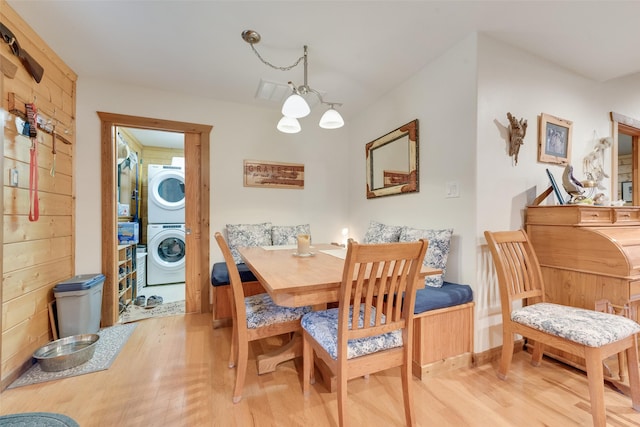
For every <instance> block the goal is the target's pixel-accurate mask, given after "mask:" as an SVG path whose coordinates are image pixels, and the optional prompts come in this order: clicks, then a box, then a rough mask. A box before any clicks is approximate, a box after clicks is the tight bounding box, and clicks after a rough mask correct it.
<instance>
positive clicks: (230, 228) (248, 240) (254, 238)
mask: <svg viewBox="0 0 640 427" xmlns="http://www.w3.org/2000/svg"><path fill="white" fill-rule="evenodd" d="M227 243H228V244H229V249H230V250H231V255H233V260H234V261H235V262H236V264H242V263H243V262H244V261H243V260H242V257H241V256H240V252H238V248H241V247H246V246H271V244H272V243H271V223H270V222H265V223H262V224H227Z"/></svg>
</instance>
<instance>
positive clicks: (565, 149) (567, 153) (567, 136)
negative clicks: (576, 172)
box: [538, 113, 573, 165]
mask: <svg viewBox="0 0 640 427" xmlns="http://www.w3.org/2000/svg"><path fill="white" fill-rule="evenodd" d="M572 126H573V122H571V121H569V120H565V119H561V118H559V117H555V116H551V115H549V114H545V113H542V114H540V134H539V138H538V161H539V162H544V163H554V164H558V165H567V164H569V159H570V158H571V128H572Z"/></svg>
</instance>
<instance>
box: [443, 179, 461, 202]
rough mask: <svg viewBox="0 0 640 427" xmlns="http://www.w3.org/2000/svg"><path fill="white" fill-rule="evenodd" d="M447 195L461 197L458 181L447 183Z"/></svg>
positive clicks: (448, 196) (447, 196)
mask: <svg viewBox="0 0 640 427" xmlns="http://www.w3.org/2000/svg"><path fill="white" fill-rule="evenodd" d="M445 194H446V195H445V197H446V198H448V199H449V198H452V197H460V188H459V187H458V182H457V181H449V182H447V183H446V184H445Z"/></svg>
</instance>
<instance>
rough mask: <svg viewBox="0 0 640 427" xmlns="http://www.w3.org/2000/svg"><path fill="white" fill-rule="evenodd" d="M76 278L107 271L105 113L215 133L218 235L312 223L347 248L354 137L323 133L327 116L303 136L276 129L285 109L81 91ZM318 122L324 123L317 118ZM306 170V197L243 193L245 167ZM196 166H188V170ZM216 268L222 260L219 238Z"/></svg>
mask: <svg viewBox="0 0 640 427" xmlns="http://www.w3.org/2000/svg"><path fill="white" fill-rule="evenodd" d="M77 93H78V95H77V141H78V146H77V151H76V154H77V158H78V160H77V161H76V168H77V171H76V195H77V204H76V206H77V211H76V272H77V273H78V274H79V273H84V272H88V273H91V272H96V271H100V269H101V253H100V252H101V251H100V244H99V242H100V239H101V235H100V233H101V216H102V215H101V203H100V200H101V197H102V196H101V194H100V168H99V167H98V165H99V164H100V119H99V117H98V115H97V113H96V112H97V111H104V112H109V113H117V114H127V115H134V116H142V117H152V118H158V119H166V120H176V121H183V122H190V123H200V124H208V125H212V126H213V131H212V133H211V232H214V231H217V230H221V229H223V228H224V226H225V225H226V224H228V223H257V222H267V221H271V222H272V223H273V224H277V225H293V224H303V223H309V224H311V233H312V238H313V239H314V240H315V241H318V242H331V241H339V239H340V238H341V229H342V227H345V224H346V222H347V213H346V212H347V207H346V200H347V187H346V186H345V185H344V182H345V179H346V176H347V172H346V171H347V170H348V164H347V158H346V146H347V143H346V141H347V132H346V130H345V128H343V129H337V130H325V129H320V128H319V127H318V126H317V122H318V120H319V114H320V113H321V112H319V111H314V113H312V115H311V116H310V117H307V118H304V119H301V125H302V127H303V130H302V132H300V133H299V134H295V135H286V134H283V133H280V132H278V131H277V130H276V129H275V125H276V123H277V121H278V120H279V119H280V113H279V111H278V109H272V110H270V109H264V108H256V107H252V106H246V105H239V104H231V103H224V102H220V101H216V100H212V99H207V98H195V97H186V96H183V95H180V94H175V93H168V92H158V91H152V90H147V89H144V88H140V87H130V86H123V85H120V84H117V83H114V82H106V81H100V80H93V79H87V78H82V77H81V78H79V79H78V84H77ZM315 115H318V117H315ZM245 159H247V160H266V161H280V162H286V163H303V164H304V165H305V188H304V189H302V190H289V189H271V188H253V187H244V186H243V174H242V165H243V160H245ZM187 167H188V165H187ZM210 253H211V262H212V263H213V262H216V261H221V260H222V255H221V254H220V252H219V250H218V247H217V245H216V244H215V240H213V239H211V252H210Z"/></svg>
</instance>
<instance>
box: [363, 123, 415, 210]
mask: <svg viewBox="0 0 640 427" xmlns="http://www.w3.org/2000/svg"><path fill="white" fill-rule="evenodd" d="M365 150H366V165H367V199H372V198H375V197H382V196H390V195H393V194H403V193H412V192H417V191H418V163H419V162H418V120H417V119H416V120H413V121H411V122H409V123H407V124H405V125H402V126H400V127H399V128H397V129H395V130H393V131H391V132H389V133H387V134H386V135H383V136H381V137H380V138H377V139H375V140H373V141H371V142H369V143H368V144H367V145H366V148H365Z"/></svg>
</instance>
